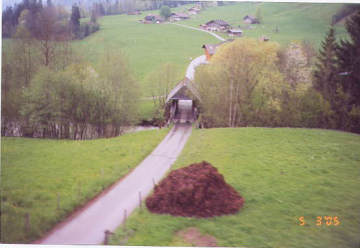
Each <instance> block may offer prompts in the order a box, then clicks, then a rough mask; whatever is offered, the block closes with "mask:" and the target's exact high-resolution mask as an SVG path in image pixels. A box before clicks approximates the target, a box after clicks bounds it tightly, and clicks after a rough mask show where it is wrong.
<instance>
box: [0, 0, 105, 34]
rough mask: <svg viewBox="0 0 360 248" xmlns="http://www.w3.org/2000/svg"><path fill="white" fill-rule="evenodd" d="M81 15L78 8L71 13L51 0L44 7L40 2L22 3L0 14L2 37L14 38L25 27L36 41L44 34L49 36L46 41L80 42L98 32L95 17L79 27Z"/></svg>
mask: <svg viewBox="0 0 360 248" xmlns="http://www.w3.org/2000/svg"><path fill="white" fill-rule="evenodd" d="M80 12H81V11H80V8H79V6H77V5H74V6H72V9H71V11H68V10H67V9H66V8H64V7H63V6H60V5H58V6H55V5H54V4H53V3H52V2H51V0H48V1H47V3H46V4H45V5H44V4H43V3H42V1H41V0H23V1H22V2H20V3H18V4H16V5H15V6H13V7H11V6H10V7H7V8H6V9H5V10H4V11H3V16H2V36H3V37H4V38H11V37H13V36H14V35H15V34H16V31H17V28H18V27H19V25H21V26H22V27H23V28H26V29H27V30H28V31H29V33H30V34H31V36H32V37H33V38H35V39H39V40H41V39H43V38H44V32H46V35H50V36H49V37H47V38H51V39H52V40H59V39H81V38H84V37H86V36H88V35H89V34H91V33H93V32H96V31H97V30H99V25H98V24H97V22H96V18H92V19H91V21H90V22H88V23H83V24H80V18H81V15H80ZM44 27H45V28H44ZM44 29H45V31H44ZM50 32H51V34H50Z"/></svg>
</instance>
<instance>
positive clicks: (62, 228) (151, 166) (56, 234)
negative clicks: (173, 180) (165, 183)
mask: <svg viewBox="0 0 360 248" xmlns="http://www.w3.org/2000/svg"><path fill="white" fill-rule="evenodd" d="M190 134H191V124H176V125H175V126H174V127H173V128H172V129H171V130H170V132H169V133H168V135H167V136H166V137H165V139H164V140H163V141H162V142H161V143H160V144H159V145H158V146H157V147H156V148H155V150H154V151H153V152H152V153H151V154H150V155H149V156H147V157H146V158H145V159H144V160H143V161H142V162H141V163H140V165H138V166H137V167H136V168H135V169H134V170H133V171H132V172H131V173H130V174H129V175H127V176H126V177H125V178H124V179H122V180H120V181H119V182H118V183H117V184H116V185H115V186H114V187H112V188H111V189H110V190H109V191H108V192H106V193H105V194H103V195H102V196H100V197H99V198H97V199H96V200H94V201H93V202H91V203H89V204H88V205H87V206H86V207H85V208H84V209H82V210H80V211H78V212H77V213H75V214H74V216H71V217H70V218H68V219H67V220H65V221H64V222H63V223H60V224H59V225H57V226H56V227H55V228H54V230H52V231H51V232H50V234H48V235H47V236H46V237H45V238H43V239H42V240H39V241H38V242H36V243H40V244H54V245H55V244H62V245H65V244H101V243H102V242H103V241H104V237H105V235H104V232H105V230H109V231H114V230H115V229H116V228H117V227H118V226H119V225H120V224H121V223H122V222H123V220H124V210H126V211H127V215H130V213H131V212H132V211H133V210H134V209H135V208H136V207H138V205H139V192H141V196H142V198H143V199H144V198H145V197H146V196H147V195H148V194H149V193H150V191H151V190H152V188H153V184H154V182H153V180H154V181H155V183H157V182H158V181H160V179H161V178H162V177H163V176H164V175H165V173H166V172H167V171H168V170H169V169H170V167H171V165H172V164H173V163H174V162H175V160H176V158H177V157H178V155H179V154H180V152H181V151H182V149H183V147H184V145H185V143H186V141H187V139H188V138H189V136H190Z"/></svg>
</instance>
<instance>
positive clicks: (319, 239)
mask: <svg viewBox="0 0 360 248" xmlns="http://www.w3.org/2000/svg"><path fill="white" fill-rule="evenodd" d="M359 151H360V136H359V135H355V134H351V133H344V132H338V131H330V130H309V129H290V128H275V129H273V128H238V129H230V128H229V129H207V130H199V129H198V130H193V133H192V136H191V137H190V140H189V141H188V143H187V145H186V147H185V149H184V151H183V152H182V154H181V156H180V158H179V159H178V160H177V162H176V164H175V166H174V169H176V168H180V167H182V166H187V165H189V164H191V163H194V162H199V161H202V160H206V161H208V162H211V163H212V164H213V165H214V166H215V167H217V168H218V170H219V172H220V173H221V174H223V175H224V178H225V180H226V181H227V182H228V183H229V184H231V185H232V186H233V187H234V188H235V189H236V190H237V191H238V192H239V193H240V194H241V195H242V196H243V197H244V198H245V205H244V207H243V208H242V209H241V210H240V212H238V213H237V214H235V215H229V216H223V217H216V218H209V219H196V218H183V217H173V216H169V215H157V214H152V213H150V212H148V211H147V210H143V211H142V212H140V211H137V212H135V214H134V215H132V216H131V217H130V218H129V220H128V221H127V230H126V231H125V232H124V231H123V229H122V228H119V229H118V230H117V232H116V235H114V237H113V239H112V244H117V245H118V244H121V245H125V244H126V245H148V246H177V245H181V246H189V245H191V244H188V243H186V242H185V241H184V240H182V239H180V238H179V237H178V236H177V235H176V233H177V232H178V231H180V230H182V229H184V228H187V227H196V228H198V229H199V230H200V231H201V232H202V233H204V234H209V235H212V236H214V237H215V238H216V239H217V242H218V244H217V245H218V246H233V247H236V246H245V247H299V248H303V247H354V248H355V247H356V248H357V247H359V245H360V212H359V208H360V191H359V188H360V153H359ZM301 216H303V217H304V218H305V221H306V224H305V225H304V226H301V225H299V224H300V221H299V220H298V218H299V217H301ZM317 216H332V217H335V216H337V217H338V219H339V221H340V225H338V226H334V225H331V226H327V225H326V224H325V223H323V224H322V225H321V226H317V225H316V219H317Z"/></svg>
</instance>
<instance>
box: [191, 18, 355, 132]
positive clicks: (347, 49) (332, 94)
mask: <svg viewBox="0 0 360 248" xmlns="http://www.w3.org/2000/svg"><path fill="white" fill-rule="evenodd" d="M346 29H347V31H348V33H349V39H347V40H343V41H341V42H340V43H337V42H336V39H335V36H334V30H333V29H331V30H330V32H329V34H328V36H327V38H326V40H325V41H324V42H323V45H322V48H321V50H320V53H319V55H318V56H317V57H316V54H317V53H315V51H314V49H313V48H312V47H311V45H309V44H308V43H307V42H302V43H300V42H299V43H296V42H293V43H291V44H290V45H289V46H288V47H287V48H286V49H280V48H279V46H278V44H277V43H275V42H260V41H257V40H254V39H245V38H244V39H238V40H235V41H233V42H231V43H228V44H224V45H223V46H221V47H220V48H219V49H218V51H217V53H216V54H215V55H214V56H213V57H212V59H211V63H210V64H209V65H202V66H200V67H199V68H198V69H197V71H196V75H195V81H196V83H197V87H198V89H199V93H200V95H201V99H202V102H201V105H200V108H201V113H202V114H201V117H200V118H201V119H200V121H201V123H202V124H203V125H204V126H207V127H220V126H227V127H236V126H291V127H311V128H335V129H341V130H347V131H352V132H360V100H359V99H360V72H359V70H358V68H360V59H359V58H360V50H359V48H360V12H359V13H358V14H357V15H355V16H353V17H352V18H351V19H349V20H348V21H347V23H346Z"/></svg>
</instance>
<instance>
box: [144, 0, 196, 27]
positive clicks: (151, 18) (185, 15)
mask: <svg viewBox="0 0 360 248" xmlns="http://www.w3.org/2000/svg"><path fill="white" fill-rule="evenodd" d="M200 11H201V7H200V6H197V5H195V6H193V7H191V8H189V9H187V12H178V13H171V16H170V17H169V19H168V21H170V22H177V21H181V20H186V19H190V16H192V15H197V14H199V12H200ZM165 21H166V20H165V18H164V17H162V16H160V15H153V14H150V15H147V16H145V17H144V19H143V20H140V22H141V23H145V24H152V23H162V22H165Z"/></svg>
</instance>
